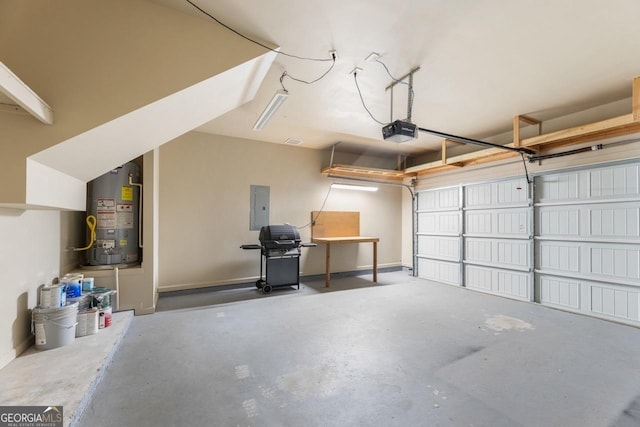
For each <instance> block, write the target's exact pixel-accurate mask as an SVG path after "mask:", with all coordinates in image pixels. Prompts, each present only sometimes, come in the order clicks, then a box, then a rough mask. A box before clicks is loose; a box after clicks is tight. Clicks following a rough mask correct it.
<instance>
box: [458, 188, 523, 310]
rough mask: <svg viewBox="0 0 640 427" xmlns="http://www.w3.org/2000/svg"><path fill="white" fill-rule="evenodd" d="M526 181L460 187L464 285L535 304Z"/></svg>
mask: <svg viewBox="0 0 640 427" xmlns="http://www.w3.org/2000/svg"><path fill="white" fill-rule="evenodd" d="M530 200H532V198H531V195H530V193H529V186H528V185H527V182H526V180H525V179H518V178H516V179H510V180H503V181H496V182H489V183H482V184H471V185H466V186H465V187H464V285H465V286H466V287H468V288H471V289H476V290H480V291H483V292H489V293H492V294H497V295H503V296H507V297H510V298H516V299H521V300H526V301H532V300H533V295H534V293H533V208H532V203H531V202H530Z"/></svg>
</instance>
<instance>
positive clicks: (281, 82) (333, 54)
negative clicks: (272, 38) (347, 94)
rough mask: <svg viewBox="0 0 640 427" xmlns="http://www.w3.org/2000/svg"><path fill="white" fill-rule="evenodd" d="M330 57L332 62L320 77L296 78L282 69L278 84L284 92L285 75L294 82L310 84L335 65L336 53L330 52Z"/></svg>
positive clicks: (285, 89) (318, 79) (327, 72)
mask: <svg viewBox="0 0 640 427" xmlns="http://www.w3.org/2000/svg"><path fill="white" fill-rule="evenodd" d="M331 58H332V62H331V66H330V67H329V69H328V70H327V71H325V72H324V73H323V74H322V75H321V76H320V77H318V78H316V79H314V80H310V81H307V80H303V79H298V78H296V77H293V76H291V75H289V73H287V71H286V70H285V71H283V72H282V75H281V76H280V86H282V89H283V90H284V91H285V92H288V90H287V88H286V87H284V79H285V77H288V78H290V79H291V80H293V81H296V82H299V83H304V84H307V85H312V84H314V83H315V82H317V81H320V80H322V79H323V78H324V77H325V76H326V75H327V74H329V72H330V71H331V70H333V67H334V66H335V65H336V54H335V52H332V53H331Z"/></svg>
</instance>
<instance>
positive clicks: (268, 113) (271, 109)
mask: <svg viewBox="0 0 640 427" xmlns="http://www.w3.org/2000/svg"><path fill="white" fill-rule="evenodd" d="M287 96H289V94H288V93H287V91H285V90H279V91H277V92H276V94H275V95H273V98H272V99H271V102H269V105H267V108H265V109H264V111H263V112H262V114H261V115H260V117H259V118H258V121H257V122H256V124H255V125H253V130H262V128H263V127H265V126H266V124H267V122H268V121H269V120H271V117H273V115H274V114H275V113H276V111H278V108H280V106H281V105H282V104H283V103H284V101H285V100H286V99H287Z"/></svg>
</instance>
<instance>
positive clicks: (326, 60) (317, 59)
mask: <svg viewBox="0 0 640 427" xmlns="http://www.w3.org/2000/svg"><path fill="white" fill-rule="evenodd" d="M185 1H186V2H187V3H189V4H190V5H191V6H193V7H194V8H196V9H197V10H199V11H200V12H201V13H203V14H204V15H206V16H208V17H209V18H211V19H212V20H213V21H215V22H216V23H218V24H219V25H221V26H223V27H224V28H226V29H227V30H229V31H231V32H232V33H234V34H236V35H238V36H240V37H242V38H243V39H245V40H247V41H250V42H251V43H254V44H256V45H258V46H260V47H262V48H264V49H267V50H269V51H271V52H275V53H277V54H279V55H283V56H287V57H289V58H294V59H299V60H303V61H314V62H329V61H331V62H332V63H331V67H329V69H328V70H327V71H325V72H324V74H322V75H321V76H320V77H318V78H317V79H314V80H310V81H307V80H304V79H300V78H296V77H293V76H291V75H290V74H288V73H287V71H286V70H285V71H284V72H283V73H282V75H281V76H280V85H281V86H282V89H284V91H285V92H287V89H286V88H285V87H284V84H283V80H284V78H285V77H288V78H290V79H291V80H294V81H297V82H300V83H305V84H313V83H316V82H317V81H319V80H321V79H323V78H324V77H325V76H326V75H327V74H329V72H330V71H331V70H332V69H333V67H334V65H335V64H336V53H335V51H331V53H330V57H329V58H313V57H306V56H299V55H294V54H291V53H287V52H282V51H280V50H276V49H273V48H271V47H269V46H267V45H265V44H264V43H261V42H259V41H258V40H256V39H254V38H251V37H249V36H247V35H245V34H243V33H241V32H240V31H238V30H236V29H234V28H232V27H231V26H229V25H227V24H225V23H224V22H222V21H221V20H219V19H218V18H216V17H215V16H214V15H213V14H211V13H209V12H207V11H206V10H204V9H202V8H201V7H200V6H198V5H197V4H195V3H194V2H193V1H191V0H185Z"/></svg>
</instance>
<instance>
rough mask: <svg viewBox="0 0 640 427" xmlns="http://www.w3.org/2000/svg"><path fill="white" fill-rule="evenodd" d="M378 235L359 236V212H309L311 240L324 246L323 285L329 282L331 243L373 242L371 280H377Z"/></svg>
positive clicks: (327, 284) (327, 285)
mask: <svg viewBox="0 0 640 427" xmlns="http://www.w3.org/2000/svg"><path fill="white" fill-rule="evenodd" d="M379 240H380V239H379V238H378V237H367V236H360V212H346V211H313V212H311V241H312V242H313V243H320V244H323V245H325V247H326V265H325V270H326V272H325V286H326V287H329V285H330V283H331V245H332V244H344V243H373V281H374V282H377V281H378V241H379Z"/></svg>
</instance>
